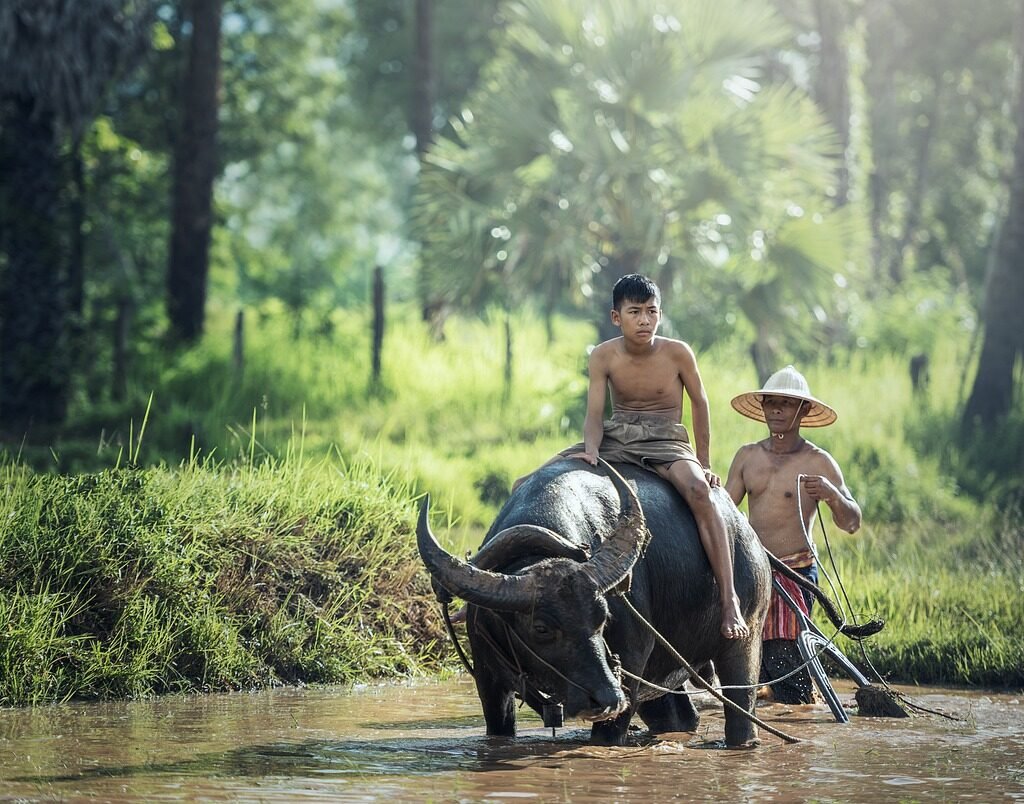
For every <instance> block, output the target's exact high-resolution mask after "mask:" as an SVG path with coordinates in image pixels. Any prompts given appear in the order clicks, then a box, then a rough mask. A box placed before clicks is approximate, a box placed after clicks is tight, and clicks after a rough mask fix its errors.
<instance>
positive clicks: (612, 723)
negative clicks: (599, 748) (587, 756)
mask: <svg viewBox="0 0 1024 804" xmlns="http://www.w3.org/2000/svg"><path fill="white" fill-rule="evenodd" d="M632 717H633V708H632V707H630V708H628V709H627V710H626V711H625V712H623V713H622V714H621V715H619V716H618V717H616V718H612V719H611V720H600V721H598V722H596V723H595V724H594V725H593V726H591V727H590V743H591V745H625V743H626V731H627V729H628V728H629V721H630V719H631V718H632Z"/></svg>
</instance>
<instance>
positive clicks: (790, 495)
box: [725, 366, 861, 703]
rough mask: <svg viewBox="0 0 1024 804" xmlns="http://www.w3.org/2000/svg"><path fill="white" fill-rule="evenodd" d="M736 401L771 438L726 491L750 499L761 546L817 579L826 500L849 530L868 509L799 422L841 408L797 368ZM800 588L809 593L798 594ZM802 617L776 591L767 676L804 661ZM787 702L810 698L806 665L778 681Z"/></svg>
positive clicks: (737, 468)
mask: <svg viewBox="0 0 1024 804" xmlns="http://www.w3.org/2000/svg"><path fill="white" fill-rule="evenodd" d="M732 406H733V408H735V409H736V410H737V411H739V412H740V413H742V414H743V415H744V416H747V417H748V418H751V419H754V420H756V421H759V422H764V423H765V424H767V425H768V437H767V438H765V439H762V440H761V441H758V442H756V443H753V444H746V445H745V446H743V447H740V449H739V451H738V452H737V453H736V456H735V457H734V458H733V461H732V465H731V466H730V467H729V475H728V478H727V479H726V482H725V490H726V491H728V492H729V496H731V497H732V499H733V502H735V503H736V504H737V505H739V504H740V501H741V500H742V499H743V498H744V496H745V497H747V510H748V516H749V519H750V525H751V527H752V528H753V529H754V531H755V532H756V533H757V535H758V538H760V539H761V543H762V544H764V546H765V547H766V548H767V549H768V550H769V551H770V552H772V553H774V554H775V555H776V556H778V557H779V559H781V560H782V562H783V563H785V564H786V565H787V566H788V567H790V568H791V569H794V570H796V571H797V572H799V573H800V574H801V575H803V576H804V577H806V578H809V579H810V580H811V581H813V582H814V583H817V582H818V566H817V554H816V551H815V548H814V541H813V539H812V537H811V532H812V530H811V529H812V528H813V526H814V520H815V517H816V513H817V506H816V503H817V502H818V501H821V502H824V503H825V504H826V505H827V506H828V507H829V510H830V511H831V512H832V521H833V522H834V523H835V524H836V526H837V527H839V528H841V529H842V530H845V531H846V532H847V533H854V532H856V531H857V529H858V528H860V522H861V511H860V506H859V505H857V501H856V500H855V499H854V498H853V495H852V494H850V491H849V489H847V487H846V483H845V481H844V480H843V473H842V471H840V469H839V465H838V464H837V463H836V462H835V460H834V459H833V458H832V456H831V455H829V454H828V453H827V452H826V451H825V450H823V449H820V448H819V447H816V446H815V445H814V444H812V443H811V442H810V441H807V440H806V439H805V438H804V437H803V436H801V435H800V427H801V426H803V427H825V426H826V425H829V424H832V422H834V421H835V420H836V412H835V411H834V410H833V409H832V408H831V407H829V406H828V405H826V404H825V403H824V402H822V401H820V400H818V399H815V398H814V397H813V396H811V391H810V388H809V386H808V385H807V380H805V379H804V377H803V375H802V374H800V372H798V371H797V370H796V369H795V368H793V367H792V366H786V368H784V369H781V370H780V371H777V372H775V373H774V374H773V375H772V376H771V377H769V378H768V380H767V382H765V384H764V387H763V388H762V389H761V390H760V391H751V392H749V393H746V394H740V395H739V396H737V397H736V398H735V399H733V400H732ZM775 576H776V579H778V580H779V581H780V583H782V585H783V587H784V588H786V590H787V591H788V592H790V596H791V597H792V598H793V599H794V600H795V601H796V603H797V604H798V605H799V604H801V603H802V604H804V605H805V606H806V609H805V610H804V613H805V614H807V615H808V617H809V616H810V612H811V605H812V603H813V601H814V598H813V596H812V595H811V594H810V592H807V591H805V590H803V589H800V587H798V586H797V585H796V584H794V583H793V582H792V581H790V580H788V579H786V578H785V577H783V576H782V575H781V574H779V573H778V572H776V573H775ZM797 591H799V592H801V593H802V594H796V592H797ZM798 635H799V625H798V623H797V618H796V615H795V614H793V613H792V612H791V611H790V610H789V609H788V608H787V607H786V605H785V603H783V602H782V600H781V599H780V598H779V596H778V595H777V594H775V593H774V592H773V593H772V603H771V608H770V609H769V612H768V617H767V619H766V620H765V625H764V632H763V634H762V639H763V640H764V649H763V651H762V664H761V668H762V669H761V677H762V680H770V679H772V678H778V677H780V676H783V675H785V674H786V673H787V672H789V670H790V669H792V668H795V667H797V666H799V665H800V664H802V663H803V662H802V660H801V659H800V654H799V651H798V650H797V647H796V642H795V639H796V637H797V636H798ZM772 692H773V695H774V697H775V700H776V701H779V702H780V703H810V702H811V701H812V691H811V680H810V676H809V675H808V673H807V671H806V670H804V671H803V672H801V673H798V674H797V675H795V676H792V677H790V678H788V679H786V680H785V681H782V682H780V683H778V684H773V685H772Z"/></svg>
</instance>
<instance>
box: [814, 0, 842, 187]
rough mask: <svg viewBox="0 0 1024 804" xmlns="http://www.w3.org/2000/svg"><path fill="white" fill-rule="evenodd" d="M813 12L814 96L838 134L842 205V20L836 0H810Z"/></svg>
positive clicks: (837, 180) (837, 181)
mask: <svg viewBox="0 0 1024 804" xmlns="http://www.w3.org/2000/svg"><path fill="white" fill-rule="evenodd" d="M814 13H815V17H816V19H817V27H818V35H819V36H820V37H821V46H820V47H819V49H818V59H819V63H818V71H817V74H816V76H815V81H814V96H815V100H816V101H817V102H818V105H819V106H820V107H821V109H822V111H824V113H825V117H826V118H827V119H828V121H829V123H831V124H832V127H833V128H834V129H835V130H836V133H837V134H838V135H839V142H840V145H841V146H842V149H843V152H842V156H841V159H840V162H839V167H838V169H837V171H836V205H837V206H843V205H845V204H846V202H847V200H848V199H849V195H850V170H849V166H848V163H847V158H848V156H847V152H848V150H849V147H850V88H849V64H848V61H847V58H846V46H845V42H844V29H845V27H846V24H845V21H844V20H843V11H842V8H841V7H840V5H839V4H838V3H837V2H836V0H814Z"/></svg>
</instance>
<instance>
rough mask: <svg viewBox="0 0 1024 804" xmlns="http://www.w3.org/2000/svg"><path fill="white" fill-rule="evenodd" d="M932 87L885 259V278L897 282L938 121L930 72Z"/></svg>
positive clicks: (937, 80) (937, 79)
mask: <svg viewBox="0 0 1024 804" xmlns="http://www.w3.org/2000/svg"><path fill="white" fill-rule="evenodd" d="M930 84H931V87H932V96H931V103H930V104H929V106H928V110H927V111H926V112H923V113H922V115H921V116H923V117H924V121H925V123H924V129H923V130H922V131H921V132H920V133H919V134H918V139H917V148H916V152H915V154H914V186H913V187H912V188H911V190H910V194H909V197H908V198H907V217H906V219H905V220H904V222H903V228H902V230H901V232H900V237H899V240H897V242H896V248H895V251H894V253H893V255H892V261H891V262H890V263H889V278H890V279H892V281H893V282H895V283H896V284H899V283H900V282H902V281H903V277H904V273H905V272H904V265H903V264H904V261H905V260H906V256H907V249H908V248H909V247H910V242H911V240H913V239H914V235H915V234H917V228H918V226H920V225H921V217H922V209H923V207H924V197H925V193H926V191H927V189H928V180H929V178H930V176H929V168H930V166H931V155H932V143H933V142H934V141H935V137H936V133H937V129H938V125H939V111H940V110H941V109H942V86H943V85H942V78H941V76H937V75H933V76H932V77H931V81H930Z"/></svg>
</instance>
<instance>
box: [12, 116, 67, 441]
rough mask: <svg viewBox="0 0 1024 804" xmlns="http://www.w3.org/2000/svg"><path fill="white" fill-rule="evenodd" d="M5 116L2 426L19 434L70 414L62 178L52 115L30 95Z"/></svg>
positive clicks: (55, 421)
mask: <svg viewBox="0 0 1024 804" xmlns="http://www.w3.org/2000/svg"><path fill="white" fill-rule="evenodd" d="M0 112H2V114H3V119H2V122H0V176H2V177H3V179H2V181H0V428H2V429H3V430H4V431H6V432H8V433H12V434H15V435H20V434H23V433H24V432H25V431H26V429H27V428H28V427H29V426H30V425H31V424H32V423H37V424H42V425H49V424H59V423H60V422H62V421H63V419H64V416H65V413H66V409H67V395H68V387H69V380H68V377H69V373H70V360H69V357H68V349H67V318H68V315H67V287H66V276H65V274H64V268H65V266H64V256H65V255H64V250H63V248H62V246H61V243H62V242H63V238H62V237H61V236H60V233H59V232H58V225H57V223H56V221H57V220H58V217H59V215H58V213H59V204H60V191H61V187H62V181H61V168H60V156H59V152H58V147H57V122H56V119H55V117H54V115H53V114H52V113H50V112H47V111H44V110H40V109H38V108H36V104H35V103H34V100H33V99H32V98H30V97H27V96H16V97H8V98H2V99H0Z"/></svg>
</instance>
